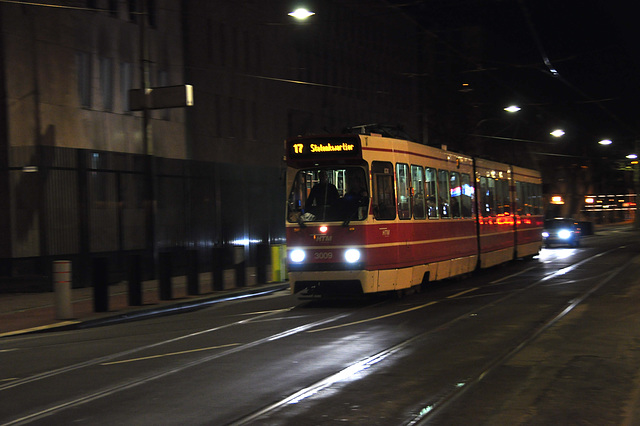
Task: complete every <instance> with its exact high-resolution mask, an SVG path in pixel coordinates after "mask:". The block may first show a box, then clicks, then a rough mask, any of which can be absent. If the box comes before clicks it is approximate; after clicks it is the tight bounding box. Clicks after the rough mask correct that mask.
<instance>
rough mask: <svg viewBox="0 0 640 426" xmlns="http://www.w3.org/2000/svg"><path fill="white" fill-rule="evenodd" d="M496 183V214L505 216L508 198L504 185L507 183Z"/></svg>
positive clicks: (501, 181) (499, 180) (497, 181)
mask: <svg viewBox="0 0 640 426" xmlns="http://www.w3.org/2000/svg"><path fill="white" fill-rule="evenodd" d="M494 182H495V194H496V196H495V197H496V210H495V214H497V215H502V214H504V205H505V201H506V196H505V193H504V185H503V183H506V181H504V180H502V179H498V180H494Z"/></svg>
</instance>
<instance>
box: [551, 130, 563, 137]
mask: <svg viewBox="0 0 640 426" xmlns="http://www.w3.org/2000/svg"><path fill="white" fill-rule="evenodd" d="M550 134H551V136H553V137H555V138H559V137H560V136H563V135H564V130H562V129H556V130H554V131H553V132H551V133H550Z"/></svg>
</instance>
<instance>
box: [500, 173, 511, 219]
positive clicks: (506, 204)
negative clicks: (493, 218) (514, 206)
mask: <svg viewBox="0 0 640 426" xmlns="http://www.w3.org/2000/svg"><path fill="white" fill-rule="evenodd" d="M500 183H501V185H502V196H503V197H504V199H503V201H502V207H503V209H504V213H505V214H506V215H509V214H511V194H510V193H509V181H508V180H501V181H500Z"/></svg>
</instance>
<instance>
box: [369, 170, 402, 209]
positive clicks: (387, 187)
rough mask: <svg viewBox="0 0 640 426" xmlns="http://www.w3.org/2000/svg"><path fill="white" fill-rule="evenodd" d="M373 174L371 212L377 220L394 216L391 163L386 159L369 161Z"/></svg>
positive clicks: (394, 201)
mask: <svg viewBox="0 0 640 426" xmlns="http://www.w3.org/2000/svg"><path fill="white" fill-rule="evenodd" d="M371 175H372V176H373V186H374V187H373V196H374V199H373V213H374V217H375V218H376V219H378V220H392V219H395V218H396V197H395V192H394V189H393V164H391V163H389V162H386V161H384V162H383V161H373V162H372V163H371Z"/></svg>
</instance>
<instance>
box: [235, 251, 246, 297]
mask: <svg viewBox="0 0 640 426" xmlns="http://www.w3.org/2000/svg"><path fill="white" fill-rule="evenodd" d="M232 254H233V265H234V269H235V271H236V287H244V286H246V285H247V272H246V270H245V266H246V265H245V261H244V246H233V253H232Z"/></svg>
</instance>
